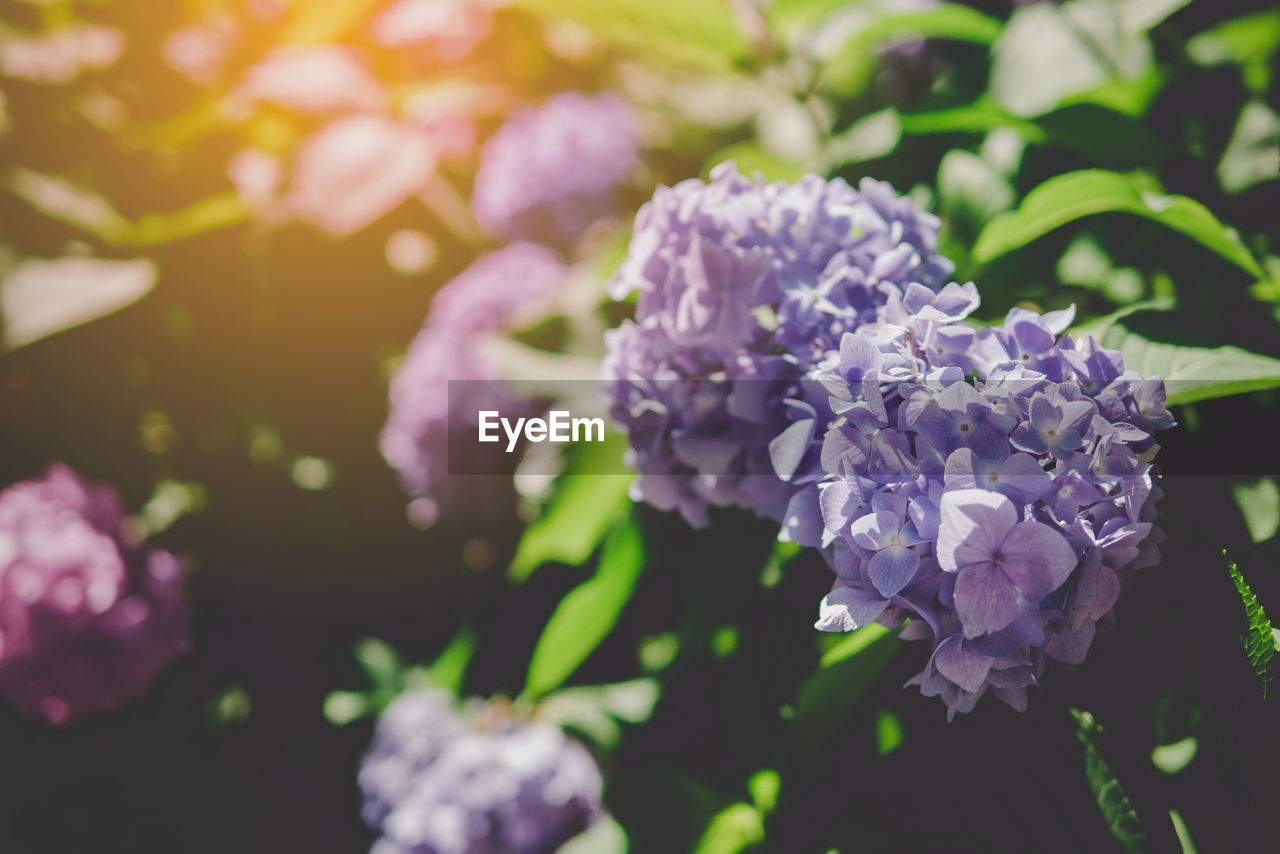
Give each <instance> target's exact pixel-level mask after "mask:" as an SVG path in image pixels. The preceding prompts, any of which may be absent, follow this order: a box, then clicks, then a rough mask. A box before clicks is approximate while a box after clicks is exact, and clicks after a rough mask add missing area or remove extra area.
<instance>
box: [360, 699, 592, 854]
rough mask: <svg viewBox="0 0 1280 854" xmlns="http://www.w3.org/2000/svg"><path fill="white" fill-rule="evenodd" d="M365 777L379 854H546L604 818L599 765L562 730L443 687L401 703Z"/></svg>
mask: <svg viewBox="0 0 1280 854" xmlns="http://www.w3.org/2000/svg"><path fill="white" fill-rule="evenodd" d="M359 779H360V788H361V790H362V791H363V792H364V796H365V808H364V817H365V820H366V821H367V822H368V823H369V824H370V825H371V826H373V827H375V828H377V829H378V830H379V831H381V833H382V834H383V837H382V839H381V840H379V841H378V842H377V843H376V844H375V845H374V848H373V852H375V854H546V852H550V851H554V850H555V849H556V848H558V847H559V846H560V845H561V844H562V843H564V842H566V841H568V840H569V839H571V838H572V837H574V836H576V835H577V834H578V833H580V832H581V831H583V830H585V829H586V828H587V827H588V826H589V825H590V824H591V823H592V822H593V821H595V820H596V819H597V818H599V817H600V816H601V815H602V814H603V806H602V803H601V792H602V789H603V780H602V779H601V776H600V770H599V768H597V767H596V764H595V761H594V760H593V759H592V758H591V756H590V754H589V753H587V751H586V749H585V748H583V747H582V746H581V745H580V744H578V742H576V741H574V740H572V739H570V738H568V737H566V736H565V735H564V733H563V732H561V731H560V729H559V728H558V727H554V726H551V725H549V724H545V723H539V722H536V721H526V720H518V719H515V718H513V717H510V716H509V712H508V711H506V710H504V709H501V708H499V707H498V706H496V705H495V704H491V703H490V704H486V703H483V702H480V701H473V703H472V704H471V705H470V706H469V707H468V708H466V709H465V710H463V712H462V713H461V714H460V713H459V712H458V711H457V710H455V709H454V708H453V700H452V697H450V696H449V695H447V694H445V693H443V692H438V691H411V692H408V693H405V694H402V695H400V696H399V697H397V698H396V699H395V700H393V701H392V703H391V705H389V706H388V707H387V709H386V711H384V712H383V713H382V717H381V718H380V719H379V721H378V726H377V730H376V731H375V733H374V742H373V747H372V749H371V750H370V751H369V753H368V755H367V756H365V758H364V761H363V763H362V764H361V767H360V778H359Z"/></svg>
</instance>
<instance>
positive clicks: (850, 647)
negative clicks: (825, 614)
mask: <svg viewBox="0 0 1280 854" xmlns="http://www.w3.org/2000/svg"><path fill="white" fill-rule="evenodd" d="M901 646H902V641H900V640H899V639H898V636H897V635H896V634H895V633H893V632H891V631H890V630H889V629H887V628H885V627H884V626H881V625H878V624H875V623H872V624H871V625H869V626H866V627H864V628H861V629H857V630H856V631H853V632H851V633H850V634H849V635H848V636H847V637H845V638H843V639H842V640H841V641H840V642H839V643H838V644H837V645H836V646H834V647H832V648H831V649H829V650H827V652H826V654H825V655H823V656H822V661H821V664H820V666H819V668H818V671H817V672H816V673H814V674H813V675H811V676H810V677H809V678H808V679H806V680H805V681H804V684H802V685H801V686H800V690H799V692H798V693H797V695H796V703H795V713H794V716H793V718H792V721H791V726H790V730H791V737H792V738H794V739H796V747H797V751H796V752H797V754H798V756H799V757H800V758H801V760H802V761H803V760H811V759H812V758H813V757H814V756H816V755H818V754H819V752H820V751H821V750H823V749H824V746H825V745H827V744H828V743H829V742H830V740H831V739H832V738H835V737H836V736H837V734H838V733H839V732H840V731H841V729H842V728H844V727H847V726H848V722H849V718H850V716H852V714H853V713H854V710H855V709H856V708H857V705H858V701H859V700H861V699H862V695H863V694H864V693H865V692H866V691H867V689H868V688H870V687H871V683H872V682H873V681H875V678H876V677H877V676H878V675H879V674H880V671H881V670H883V669H884V667H885V665H887V664H888V663H889V661H890V660H891V659H892V658H893V656H894V655H895V654H897V652H898V650H899V648H900V647H901Z"/></svg>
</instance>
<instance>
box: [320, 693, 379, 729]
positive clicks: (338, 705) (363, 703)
mask: <svg viewBox="0 0 1280 854" xmlns="http://www.w3.org/2000/svg"><path fill="white" fill-rule="evenodd" d="M377 711H378V705H377V703H375V702H374V700H373V698H372V697H370V696H369V695H368V694H362V693H360V692H359V691H334V692H332V693H330V694H329V696H327V697H325V698H324V717H325V720H327V721H328V722H329V723H331V724H333V725H334V726H346V725H347V724H349V723H351V722H352V721H356V720H359V719H360V718H363V717H366V716H368V715H372V714H375V713H376V712H377Z"/></svg>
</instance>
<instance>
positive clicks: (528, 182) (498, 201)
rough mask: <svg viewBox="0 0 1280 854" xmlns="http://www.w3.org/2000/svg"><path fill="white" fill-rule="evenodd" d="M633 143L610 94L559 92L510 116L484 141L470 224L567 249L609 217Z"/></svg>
mask: <svg viewBox="0 0 1280 854" xmlns="http://www.w3.org/2000/svg"><path fill="white" fill-rule="evenodd" d="M639 146H640V143H639V136H638V133H637V129H636V126H635V120H634V118H633V116H632V115H631V112H630V108H629V107H628V106H627V104H626V103H625V102H624V101H623V100H622V99H621V98H618V97H616V96H613V95H599V96H595V97H588V96H585V95H580V94H578V93H576V92H565V93H562V94H559V95H556V96H555V97H553V98H551V99H550V100H548V101H547V102H546V103H544V104H542V105H541V106H539V107H537V108H534V109H530V110H524V111H521V112H518V113H516V114H515V115H513V116H512V117H511V118H510V119H509V120H508V121H507V123H506V124H504V125H503V126H502V127H501V128H500V129H499V130H498V132H497V133H496V134H494V135H493V137H491V138H490V139H489V141H488V142H487V143H486V144H485V147H484V152H483V155H482V157H481V161H480V168H479V170H478V171H477V172H476V179H475V187H474V189H473V191H472V197H471V205H472V209H473V210H474V212H475V215H476V219H477V220H479V222H480V223H481V224H482V225H484V226H485V227H486V228H489V229H490V230H492V231H493V232H494V233H496V234H498V235H501V236H502V237H504V238H507V239H518V240H535V241H538V242H540V243H545V244H547V245H549V246H558V247H571V246H572V245H573V244H574V243H575V242H576V241H577V240H578V239H579V238H580V237H581V236H582V234H583V232H584V231H586V229H587V227H588V226H590V225H591V224H592V223H593V222H595V221H596V220H598V219H601V218H603V217H605V216H608V215H609V214H611V213H613V211H614V208H615V193H616V191H617V189H618V188H619V187H620V186H621V185H622V184H624V183H625V182H626V180H627V176H628V175H629V174H630V172H631V171H632V170H633V169H634V168H635V166H636V164H637V162H638V159H639Z"/></svg>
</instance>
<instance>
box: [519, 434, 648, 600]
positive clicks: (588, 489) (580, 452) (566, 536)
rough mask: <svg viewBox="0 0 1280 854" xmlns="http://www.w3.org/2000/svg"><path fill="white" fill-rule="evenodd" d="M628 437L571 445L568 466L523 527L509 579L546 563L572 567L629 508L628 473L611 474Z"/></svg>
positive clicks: (609, 435) (586, 554) (523, 575)
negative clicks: (552, 492)
mask: <svg viewBox="0 0 1280 854" xmlns="http://www.w3.org/2000/svg"><path fill="white" fill-rule="evenodd" d="M626 447H627V438H626V437H625V436H623V435H621V434H617V433H610V434H608V435H606V436H605V441H603V442H585V443H581V444H579V445H577V446H575V449H574V456H573V459H572V461H571V462H570V464H569V469H568V470H567V471H566V472H565V473H564V474H562V475H561V476H560V477H559V479H558V489H557V491H556V493H555V495H554V496H552V499H551V502H550V504H549V505H548V506H547V508H546V509H545V510H544V511H543V513H542V515H541V516H539V517H538V518H537V519H535V520H534V522H533V523H532V524H531V525H529V527H528V528H527V529H526V530H525V532H524V536H523V537H521V539H520V545H519V546H518V547H517V548H516V555H515V557H514V558H513V559H512V561H511V569H510V577H511V578H512V580H514V581H523V580H524V579H526V578H528V577H529V574H530V573H531V572H533V571H534V570H535V569H537V568H538V567H539V566H541V565H542V564H544V563H546V562H548V561H559V562H560V563H567V564H570V565H573V566H576V565H578V564H580V563H582V562H583V561H585V560H586V559H587V558H589V557H591V553H592V552H594V551H595V550H596V546H598V545H600V541H601V540H602V539H604V537H605V534H607V533H608V532H609V530H610V529H611V528H612V527H613V526H614V525H616V524H617V522H618V520H619V519H621V518H623V517H624V516H625V515H626V514H627V513H628V512H629V511H630V508H631V500H630V499H629V498H628V497H627V490H628V488H629V487H630V486H631V481H632V480H634V475H631V474H615V473H610V472H616V471H617V470H618V466H619V465H620V463H619V461H620V460H621V459H622V452H623V450H624V449H625V448H626Z"/></svg>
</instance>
